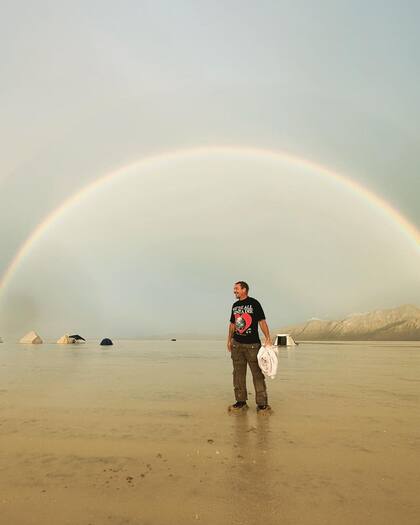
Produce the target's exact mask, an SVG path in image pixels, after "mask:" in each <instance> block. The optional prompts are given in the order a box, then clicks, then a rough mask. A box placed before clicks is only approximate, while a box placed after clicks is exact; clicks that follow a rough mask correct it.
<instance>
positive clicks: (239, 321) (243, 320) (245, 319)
mask: <svg viewBox="0 0 420 525" xmlns="http://www.w3.org/2000/svg"><path fill="white" fill-rule="evenodd" d="M251 323H252V317H251V316H250V315H249V314H247V313H243V314H235V326H236V331H237V332H238V333H240V334H243V333H244V332H245V330H247V329H248V328H249V327H250V326H251Z"/></svg>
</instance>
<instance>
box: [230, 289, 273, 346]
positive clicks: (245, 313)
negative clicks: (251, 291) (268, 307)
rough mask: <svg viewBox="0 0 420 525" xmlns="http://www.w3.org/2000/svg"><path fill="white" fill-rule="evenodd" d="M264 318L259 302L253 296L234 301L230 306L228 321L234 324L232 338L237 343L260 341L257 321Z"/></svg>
mask: <svg viewBox="0 0 420 525" xmlns="http://www.w3.org/2000/svg"><path fill="white" fill-rule="evenodd" d="M263 319H265V315H264V311H263V309H262V306H261V305H260V303H259V302H258V301H257V300H256V299H254V298H253V297H247V298H246V299H243V300H242V301H236V303H233V306H232V314H231V316H230V322H231V323H234V325H235V333H234V334H233V338H234V339H235V341H238V343H260V342H261V341H260V336H259V334H258V321H262V320H263Z"/></svg>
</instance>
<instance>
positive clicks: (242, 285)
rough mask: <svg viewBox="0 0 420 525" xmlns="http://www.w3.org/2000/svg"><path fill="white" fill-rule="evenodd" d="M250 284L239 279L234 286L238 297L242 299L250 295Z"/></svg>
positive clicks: (234, 291)
mask: <svg viewBox="0 0 420 525" xmlns="http://www.w3.org/2000/svg"><path fill="white" fill-rule="evenodd" d="M248 290H249V286H248V285H247V283H246V282H245V281H238V282H237V283H235V285H234V287H233V293H234V294H235V297H236V299H239V300H240V301H241V300H242V299H246V298H247V297H248Z"/></svg>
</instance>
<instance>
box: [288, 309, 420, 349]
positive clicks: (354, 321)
mask: <svg viewBox="0 0 420 525" xmlns="http://www.w3.org/2000/svg"><path fill="white" fill-rule="evenodd" d="M282 331H284V332H288V333H291V334H292V335H293V337H294V338H295V339H296V340H298V341H299V340H300V341H316V340H347V341H350V340H356V341H357V340H358V341H363V340H374V341H418V340H420V308H418V307H417V306H413V305H404V306H400V307H398V308H392V309H389V310H375V311H373V312H368V313H363V314H352V315H349V316H348V317H346V318H345V319H342V320H339V321H327V320H325V321H323V320H320V319H311V320H309V321H307V322H306V323H302V324H300V325H295V326H288V327H285V328H283V329H282Z"/></svg>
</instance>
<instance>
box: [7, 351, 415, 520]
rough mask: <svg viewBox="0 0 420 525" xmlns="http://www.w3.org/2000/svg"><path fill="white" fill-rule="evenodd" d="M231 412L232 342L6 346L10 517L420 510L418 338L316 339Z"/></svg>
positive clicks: (365, 514)
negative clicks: (261, 393)
mask: <svg viewBox="0 0 420 525" xmlns="http://www.w3.org/2000/svg"><path fill="white" fill-rule="evenodd" d="M279 370H280V372H279V375H278V376H277V378H276V379H275V380H267V384H268V392H269V402H270V404H271V405H272V407H273V414H272V415H271V416H266V415H261V414H258V415H257V414H256V412H255V406H254V402H253V390H252V381H251V378H250V374H249V372H248V386H249V388H248V389H249V391H250V394H249V405H250V409H249V410H248V412H247V413H245V414H241V415H229V414H228V413H227V410H226V408H227V405H228V404H229V403H231V402H232V401H233V395H232V385H231V383H232V375H231V372H232V367H231V360H230V357H229V355H228V354H227V353H226V351H225V345H224V342H223V341H176V342H170V341H121V342H117V343H116V345H115V346H114V347H108V348H102V347H99V346H98V345H97V344H94V343H89V344H87V345H80V346H79V345H76V346H73V345H70V346H60V345H49V344H44V345H34V346H25V345H20V344H9V343H3V344H1V345H0V411H1V412H0V414H1V419H0V460H1V464H0V513H1V516H2V522H4V523H8V524H19V525H21V524H22V525H25V524H36V525H38V524H45V523H50V522H54V523H55V524H57V525H60V524H72V525H73V524H86V525H89V524H91V525H97V524H98V525H99V524H104V523H109V524H116V525H119V524H121V525H122V524H126V525H131V524H136V525H137V524H139V525H140V524H149V525H151V524H159V525H166V524H171V525H173V524H181V523H182V524H188V523H197V522H200V521H201V522H202V523H208V524H213V523H215V524H216V523H217V524H219V523H222V524H238V525H239V524H241V525H247V524H249V525H251V524H253V525H255V524H258V523H264V524H268V525H271V524H278V523H281V524H285V525H288V524H290V525H292V524H293V525H295V524H303V525H306V524H308V525H318V524H319V525H321V524H322V525H325V524H329V523H331V524H333V523H334V524H354V523H355V522H359V523H361V524H378V525H379V524H381V525H383V524H388V523H389V524H395V523H401V524H404V525H410V524H418V523H419V511H420V505H419V503H418V488H419V486H420V485H419V483H420V474H419V472H420V459H419V457H420V456H419V452H420V425H419V409H420V403H419V401H420V343H417V344H416V343H365V344H361V343H357V344H349V343H346V344H331V343H329V344H320V343H318V344H302V345H300V346H299V347H297V348H290V349H281V350H280V367H279Z"/></svg>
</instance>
